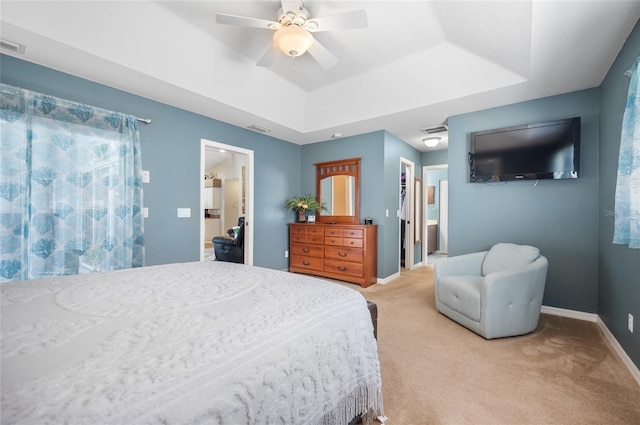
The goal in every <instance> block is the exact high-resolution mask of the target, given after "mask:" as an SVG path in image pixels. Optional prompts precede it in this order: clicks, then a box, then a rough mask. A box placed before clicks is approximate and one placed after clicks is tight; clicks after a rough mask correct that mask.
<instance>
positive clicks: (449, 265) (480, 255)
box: [433, 251, 489, 283]
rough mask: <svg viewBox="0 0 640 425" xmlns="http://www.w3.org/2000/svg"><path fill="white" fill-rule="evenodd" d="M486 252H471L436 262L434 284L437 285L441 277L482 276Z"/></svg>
mask: <svg viewBox="0 0 640 425" xmlns="http://www.w3.org/2000/svg"><path fill="white" fill-rule="evenodd" d="M487 252H489V251H481V252H473V253H470V254H463V255H457V256H455V257H449V258H443V259H442V260H438V261H436V263H435V265H434V272H433V277H434V282H436V283H437V282H438V280H439V279H440V278H441V277H444V276H449V275H468V276H480V275H482V262H483V261H484V257H485V256H486V255H487Z"/></svg>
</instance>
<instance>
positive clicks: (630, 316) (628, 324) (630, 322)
mask: <svg viewBox="0 0 640 425" xmlns="http://www.w3.org/2000/svg"><path fill="white" fill-rule="evenodd" d="M627 327H628V328H629V332H631V333H633V315H632V314H631V313H629V317H628V318H627Z"/></svg>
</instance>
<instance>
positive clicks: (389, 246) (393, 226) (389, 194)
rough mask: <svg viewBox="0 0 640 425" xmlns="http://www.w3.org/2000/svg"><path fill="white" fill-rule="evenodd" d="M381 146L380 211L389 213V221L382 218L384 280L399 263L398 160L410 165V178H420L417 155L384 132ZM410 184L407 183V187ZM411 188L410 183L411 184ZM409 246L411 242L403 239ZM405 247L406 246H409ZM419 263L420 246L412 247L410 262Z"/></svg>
mask: <svg viewBox="0 0 640 425" xmlns="http://www.w3.org/2000/svg"><path fill="white" fill-rule="evenodd" d="M384 140H385V144H384V186H381V187H384V208H385V209H388V210H389V217H385V218H384V223H385V228H384V235H383V236H384V238H383V243H384V252H385V254H386V255H385V258H384V259H383V263H382V267H383V271H384V276H385V277H388V276H391V275H392V274H394V273H397V272H399V262H400V219H399V217H398V215H397V211H398V210H399V209H400V158H401V157H402V158H404V159H407V160H409V161H411V162H413V164H414V177H418V178H420V179H421V178H422V163H421V158H420V155H421V154H420V152H419V151H418V150H416V149H415V148H413V147H412V146H409V145H407V144H406V143H404V142H403V141H402V140H400V139H398V138H397V137H396V136H394V135H392V134H390V133H388V132H385V138H384ZM409 183H410V182H408V181H407V184H409ZM412 184H413V183H412ZM379 192H380V191H379V190H378V196H380V195H379ZM407 238H408V240H409V241H410V243H413V239H412V238H411V237H409V236H407ZM410 243H409V244H410ZM421 261H422V244H420V245H414V250H413V262H414V264H418V263H420V262H421ZM378 267H380V266H378Z"/></svg>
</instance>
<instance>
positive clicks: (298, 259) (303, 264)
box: [289, 255, 324, 271]
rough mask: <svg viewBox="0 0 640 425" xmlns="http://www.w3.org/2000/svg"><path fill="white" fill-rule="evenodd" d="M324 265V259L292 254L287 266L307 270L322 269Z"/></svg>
mask: <svg viewBox="0 0 640 425" xmlns="http://www.w3.org/2000/svg"><path fill="white" fill-rule="evenodd" d="M323 266H324V260H323V259H322V258H318V257H307V256H304V255H292V256H291V263H290V264H289V267H299V268H303V269H309V270H319V271H322V270H323Z"/></svg>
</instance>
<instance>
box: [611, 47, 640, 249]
mask: <svg viewBox="0 0 640 425" xmlns="http://www.w3.org/2000/svg"><path fill="white" fill-rule="evenodd" d="M639 62H640V56H639V57H638V58H637V59H636V61H635V63H634V64H633V66H632V67H631V69H630V70H629V72H630V74H631V76H630V78H631V81H630V83H629V92H628V94H627V106H626V108H625V111H624V117H623V118H622V137H621V140H620V156H619V159H618V180H617V183H616V205H615V216H614V230H613V243H615V244H624V245H628V246H629V248H640V96H638V88H639V87H638V79H640V73H638V63H639Z"/></svg>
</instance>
